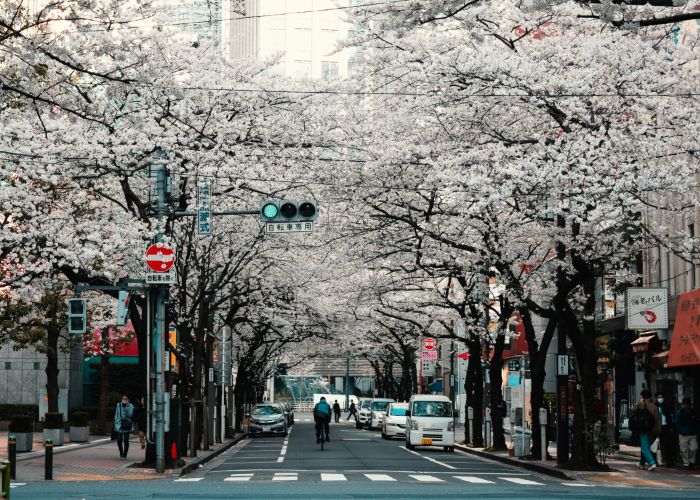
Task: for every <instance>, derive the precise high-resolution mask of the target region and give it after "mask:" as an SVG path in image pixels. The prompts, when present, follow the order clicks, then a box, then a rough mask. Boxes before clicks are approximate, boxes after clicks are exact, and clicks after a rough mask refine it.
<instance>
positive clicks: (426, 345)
mask: <svg viewBox="0 0 700 500" xmlns="http://www.w3.org/2000/svg"><path fill="white" fill-rule="evenodd" d="M436 347H437V340H435V339H434V338H432V337H428V338H427V339H425V340H423V349H425V350H426V351H434V350H435V348H436Z"/></svg>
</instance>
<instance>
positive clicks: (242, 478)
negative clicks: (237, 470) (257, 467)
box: [224, 476, 253, 482]
mask: <svg viewBox="0 0 700 500" xmlns="http://www.w3.org/2000/svg"><path fill="white" fill-rule="evenodd" d="M252 477H253V476H233V477H225V478H224V481H236V482H240V481H250V478H252Z"/></svg>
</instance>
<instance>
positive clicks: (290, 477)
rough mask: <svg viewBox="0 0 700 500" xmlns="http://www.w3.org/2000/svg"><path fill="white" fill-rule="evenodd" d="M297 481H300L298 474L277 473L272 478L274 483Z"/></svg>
mask: <svg viewBox="0 0 700 500" xmlns="http://www.w3.org/2000/svg"><path fill="white" fill-rule="evenodd" d="M297 479H299V476H298V475H297V473H296V472H291V473H287V472H276V473H275V475H274V476H273V477H272V480H273V481H296V480H297Z"/></svg>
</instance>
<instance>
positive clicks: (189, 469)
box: [178, 432, 248, 477]
mask: <svg viewBox="0 0 700 500" xmlns="http://www.w3.org/2000/svg"><path fill="white" fill-rule="evenodd" d="M247 436H248V434H247V433H245V432H244V433H242V434H240V435H239V436H236V437H235V438H233V439H231V441H229V442H228V443H226V444H225V445H223V446H222V447H221V448H219V449H218V450H214V451H212V452H211V453H209V454H208V455H205V456H203V457H200V458H195V459H194V460H193V461H192V462H190V463H188V464H187V465H185V466H184V467H183V468H182V469H180V474H179V476H178V477H183V476H185V475H187V474H189V473H190V472H192V471H193V470H195V469H198V468H199V466H200V465H204V464H205V463H207V462H208V461H209V460H211V459H212V458H214V457H217V456H218V455H220V454H222V453H223V452H225V451H226V450H228V449H229V448H231V447H232V446H235V445H236V444H238V443H239V442H240V441H241V440H243V438H246V437H247Z"/></svg>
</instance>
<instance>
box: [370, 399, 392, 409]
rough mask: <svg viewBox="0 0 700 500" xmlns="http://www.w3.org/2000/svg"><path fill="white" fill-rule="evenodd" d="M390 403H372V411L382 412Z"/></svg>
mask: <svg viewBox="0 0 700 500" xmlns="http://www.w3.org/2000/svg"><path fill="white" fill-rule="evenodd" d="M389 403H391V401H372V411H384V410H386V407H387V406H389Z"/></svg>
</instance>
